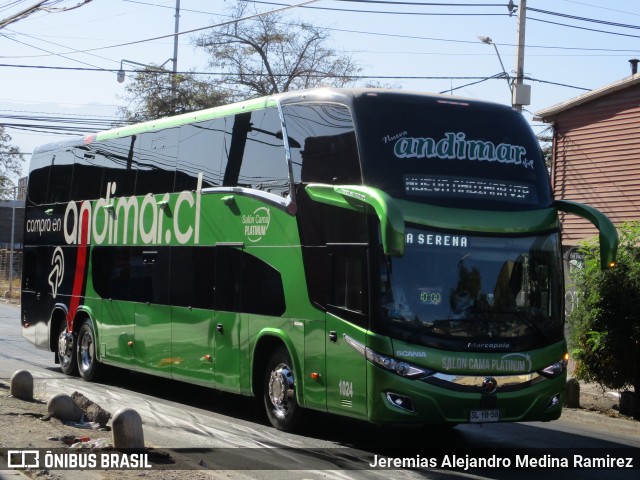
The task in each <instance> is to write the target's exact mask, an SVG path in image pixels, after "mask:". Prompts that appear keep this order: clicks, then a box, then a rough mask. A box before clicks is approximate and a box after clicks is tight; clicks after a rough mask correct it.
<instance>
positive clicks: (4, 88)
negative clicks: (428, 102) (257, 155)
mask: <svg viewBox="0 0 640 480" xmlns="http://www.w3.org/2000/svg"><path fill="white" fill-rule="evenodd" d="M80 1H81V0H59V1H58V3H57V5H56V6H57V7H65V6H73V5H75V4H78V3H80ZM302 1H303V0H274V1H257V2H251V3H253V4H255V6H256V8H257V10H258V11H260V12H266V11H269V10H273V9H278V8H282V6H283V5H295V4H297V3H301V2H302ZM234 2H235V0H180V2H179V3H180V15H179V31H180V32H187V31H190V30H194V29H199V28H204V27H208V26H210V25H215V24H216V23H219V22H221V21H225V20H227V19H228V17H227V16H226V15H225V14H226V13H228V11H227V8H228V7H229V4H230V3H234ZM34 3H36V0H0V22H1V21H2V19H5V18H8V17H10V16H11V15H12V14H14V13H16V12H17V11H19V10H21V9H24V8H25V7H27V6H30V5H33V4H34ZM54 3H55V2H54ZM176 3H177V0H93V1H92V2H90V3H88V4H86V5H84V6H82V7H80V8H77V9H75V10H70V11H65V12H58V13H52V12H39V13H36V14H34V15H31V16H29V17H27V18H25V19H23V20H20V21H18V22H16V23H12V24H10V25H8V26H6V27H4V28H2V29H0V124H4V125H5V128H6V131H7V133H9V134H10V135H11V137H12V144H13V145H15V146H17V147H18V148H20V150H21V151H22V152H24V153H25V154H26V155H25V160H26V161H25V172H27V171H28V167H27V165H28V161H29V158H30V156H29V155H28V154H29V153H31V152H32V151H33V149H34V148H35V147H37V146H38V145H41V144H46V143H51V142H55V141H58V140H62V139H64V138H68V137H69V135H68V134H65V135H60V134H51V133H47V132H43V131H42V129H41V128H39V127H38V125H40V124H41V123H42V120H41V119H39V118H38V117H42V116H52V115H54V116H56V117H60V116H64V117H71V118H73V117H83V118H87V117H89V118H92V119H96V120H104V121H105V124H106V123H108V122H109V121H110V119H113V118H115V117H116V115H117V109H118V107H119V106H124V105H125V100H124V98H123V96H124V93H125V90H124V88H125V86H126V82H128V81H130V77H131V75H133V74H131V73H129V74H128V75H129V79H127V78H125V82H124V83H118V81H117V75H116V72H117V70H118V69H119V68H120V64H121V61H122V60H128V61H131V62H135V63H138V64H151V63H153V64H155V65H159V64H162V63H164V62H165V61H167V60H169V59H171V58H172V57H173V37H172V36H171V35H172V34H173V33H174V29H175V21H176V19H175V9H176ZM513 3H515V5H516V6H518V5H519V4H520V3H521V0H513ZM508 4H509V0H454V1H442V0H441V1H439V2H435V1H433V2H429V1H426V0H425V1H423V0H415V1H401V0H390V1H381V0H377V1H376V0H360V1H356V0H351V1H349V0H342V1H340V0H319V1H317V2H315V3H313V4H310V5H307V6H306V7H296V8H292V9H289V10H287V16H288V18H289V19H291V20H293V19H302V20H304V21H306V22H309V23H312V24H314V25H316V26H319V27H323V28H327V29H329V31H330V32H331V41H330V44H331V46H332V47H333V48H334V49H335V50H336V51H338V52H340V53H341V54H345V55H351V56H352V57H353V59H354V60H355V62H356V63H358V64H359V65H360V67H361V72H360V73H361V75H363V76H367V77H375V78H370V79H368V80H366V81H378V82H380V83H383V84H392V85H394V86H397V87H400V88H402V89H405V90H415V91H421V92H434V93H445V94H453V95H456V96H461V97H467V98H473V99H479V100H488V101H493V102H498V103H502V104H511V94H510V91H509V85H508V83H507V81H505V79H503V78H501V79H495V78H494V79H488V80H484V81H483V79H486V78H488V77H492V76H494V75H497V74H500V73H501V72H502V67H501V63H500V61H502V62H503V64H504V69H505V70H506V72H507V73H508V74H509V75H513V73H514V71H515V61H516V45H517V38H518V18H517V13H514V14H513V15H509V7H508ZM526 4H527V19H526V27H525V48H524V75H525V77H529V79H527V80H525V82H524V83H525V84H529V85H531V103H530V105H527V106H525V110H524V111H523V115H524V116H525V117H526V118H527V120H529V121H530V123H531V125H532V128H533V130H534V132H535V133H537V134H539V133H541V132H543V131H544V130H545V129H546V128H547V127H548V126H547V125H544V124H542V123H540V122H539V121H536V120H535V119H534V113H535V112H536V111H539V110H541V109H544V108H546V107H549V106H552V105H555V104H557V103H561V102H564V101H566V100H569V99H571V98H573V97H576V96H578V95H580V94H583V93H586V92H587V91H588V90H591V89H596V88H599V87H602V86H604V85H607V84H609V83H612V82H615V81H618V80H620V79H622V78H625V77H628V76H629V75H630V74H631V69H630V65H629V59H632V58H636V57H637V58H640V2H638V1H636V0H581V1H577V0H528V1H527V2H526ZM206 31H207V30H201V32H206ZM199 34H200V33H185V34H183V35H180V36H179V47H178V58H177V69H178V71H189V70H195V71H198V72H211V68H210V67H208V65H207V56H206V53H205V52H204V51H203V50H202V49H198V48H196V47H195V46H194V40H195V39H196V38H197V36H198V35H199ZM163 36H167V37H166V38H160V39H158V38H157V37H163ZM480 36H486V37H490V38H491V39H492V41H493V43H494V44H495V48H494V46H493V45H490V44H486V43H483V42H481V41H480V39H479V38H478V37H480ZM123 44H125V45H123ZM496 48H497V52H496ZM43 67H48V68H43ZM124 67H125V68H126V69H130V70H131V69H135V68H138V67H137V66H136V65H135V64H131V63H126V62H125V64H124ZM166 67H167V68H171V67H172V63H171V61H169V62H168V63H167V65H166ZM81 69H89V70H81ZM16 117H22V118H25V117H26V119H22V120H20V119H16ZM16 123H18V124H22V125H18V126H16V125H15V124H16ZM7 124H12V125H11V126H8V125H7ZM24 124H29V125H28V126H27V127H25V125H24ZM103 128H104V127H101V126H94V125H91V126H90V129H89V130H88V131H87V132H86V133H91V132H92V131H98V130H102V129H103Z"/></svg>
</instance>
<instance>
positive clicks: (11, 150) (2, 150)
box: [0, 125, 24, 200]
mask: <svg viewBox="0 0 640 480" xmlns="http://www.w3.org/2000/svg"><path fill="white" fill-rule="evenodd" d="M10 142H11V136H9V134H8V133H6V132H5V129H4V127H3V126H2V125H0V199H3V200H7V199H13V187H14V185H16V184H17V180H18V178H20V175H21V174H22V162H24V157H23V156H22V154H21V153H20V150H18V148H17V147H14V146H11V144H10Z"/></svg>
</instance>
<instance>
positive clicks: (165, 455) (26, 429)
mask: <svg viewBox="0 0 640 480" xmlns="http://www.w3.org/2000/svg"><path fill="white" fill-rule="evenodd" d="M9 390H10V389H9V383H8V382H5V381H0V450H1V449H15V448H20V449H29V448H46V449H65V448H70V444H71V443H73V441H74V440H75V439H83V437H84V439H85V441H86V438H87V437H88V438H89V439H90V440H89V441H88V443H87V444H85V445H86V446H89V445H90V444H94V443H95V442H96V441H98V440H101V439H102V442H105V443H108V444H109V445H111V443H112V442H111V431H109V430H106V431H100V430H93V429H87V428H78V427H74V426H69V425H65V424H64V423H63V422H61V421H60V420H58V419H56V418H52V417H50V416H49V415H48V411H47V403H46V401H43V400H41V399H35V400H34V401H24V400H20V399H18V398H15V397H13V396H11V395H10V393H9ZM71 393H73V392H69V394H71ZM34 395H35V396H36V397H38V392H37V390H36V392H34ZM107 428H109V426H107ZM145 444H146V446H147V447H148V448H147V449H146V452H145V453H147V454H148V459H149V461H150V463H151V464H157V465H162V467H163V469H162V470H154V469H151V470H118V471H115V470H114V471H109V470H93V471H88V470H83V471H79V470H57V471H53V470H52V471H48V470H45V469H41V470H21V473H22V474H23V475H26V476H27V477H31V478H34V479H38V480H75V479H76V478H77V479H82V480H133V479H140V478H144V479H150V480H155V479H169V480H172V479H182V478H185V473H188V477H189V478H190V479H194V480H205V479H211V478H228V475H226V474H224V473H223V472H215V471H205V470H202V469H200V470H199V469H198V468H199V467H198V465H197V464H194V462H193V460H190V459H188V458H186V457H181V456H179V455H176V454H175V453H173V452H170V451H167V450H162V449H154V448H153V447H149V444H148V442H145ZM54 451H55V450H54ZM99 451H100V452H102V451H105V452H110V451H113V449H112V448H111V447H110V446H107V447H106V449H105V450H99ZM0 455H2V453H1V452H0ZM1 463H2V464H5V465H6V459H3V461H2V462H1ZM154 468H155V467H154ZM186 470H189V471H188V472H186ZM4 478H6V477H5V476H3V472H0V479H4ZM11 478H13V477H11Z"/></svg>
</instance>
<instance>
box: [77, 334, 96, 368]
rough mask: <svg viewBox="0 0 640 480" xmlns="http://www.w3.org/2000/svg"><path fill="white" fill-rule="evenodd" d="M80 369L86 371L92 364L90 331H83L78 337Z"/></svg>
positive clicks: (92, 352)
mask: <svg viewBox="0 0 640 480" xmlns="http://www.w3.org/2000/svg"><path fill="white" fill-rule="evenodd" d="M79 356H80V369H81V370H82V371H83V372H86V371H87V370H89V369H90V368H91V365H93V357H94V350H93V335H92V333H91V331H90V330H89V331H85V332H84V333H83V335H82V338H81V339H80V351H79Z"/></svg>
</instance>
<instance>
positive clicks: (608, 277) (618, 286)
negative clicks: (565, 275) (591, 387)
mask: <svg viewBox="0 0 640 480" xmlns="http://www.w3.org/2000/svg"><path fill="white" fill-rule="evenodd" d="M618 234H619V237H620V244H619V248H618V255H617V262H616V263H617V264H616V267H615V268H613V269H608V270H602V269H600V266H599V262H600V252H599V249H598V246H597V242H596V241H595V240H594V241H592V242H588V243H585V244H583V245H582V251H583V253H584V254H585V261H584V266H583V268H581V269H577V270H576V272H575V274H574V278H573V281H574V283H575V286H576V291H577V294H578V302H577V305H576V306H575V307H574V309H573V310H572V312H571V314H570V315H569V319H568V320H569V325H570V330H571V335H570V339H571V346H572V348H573V355H574V358H575V359H576V370H575V375H576V377H577V378H579V379H583V380H587V381H595V382H597V383H599V384H601V385H602V386H604V387H607V388H613V389H618V390H620V389H625V388H629V387H632V388H633V389H634V390H635V393H636V395H640V310H638V305H640V222H638V221H635V222H629V223H626V224H624V225H623V226H622V227H620V228H619V231H618Z"/></svg>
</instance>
